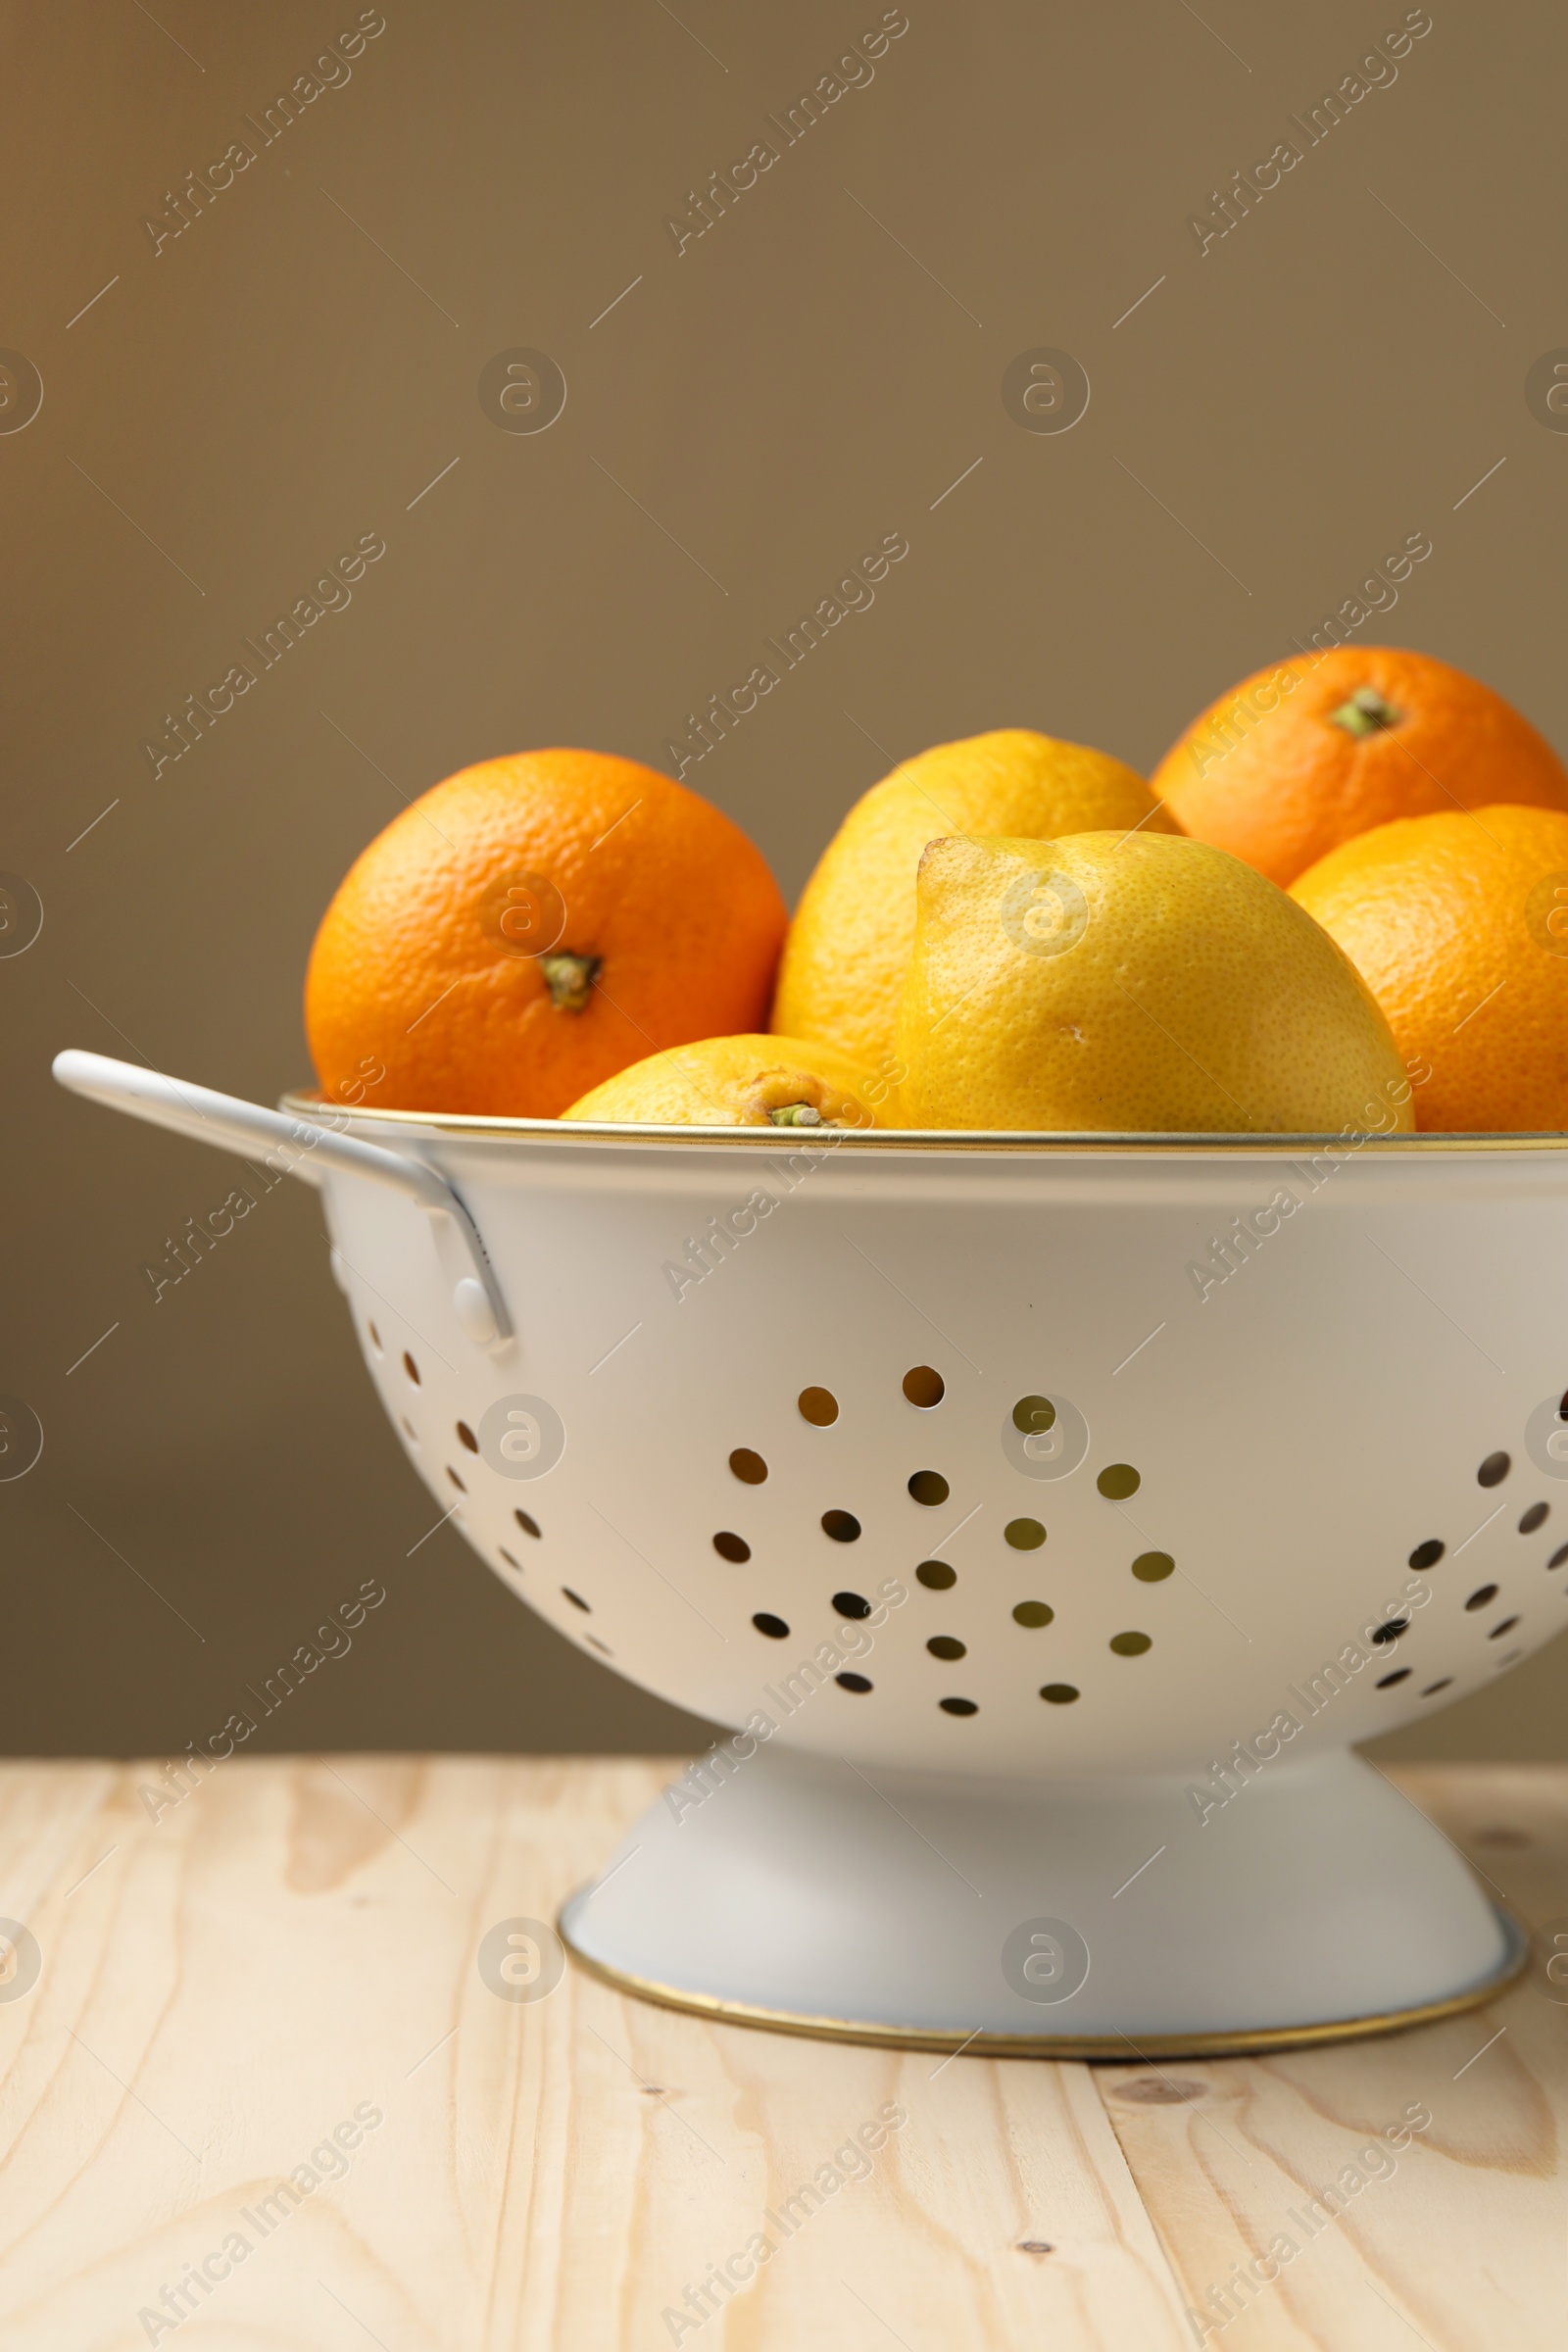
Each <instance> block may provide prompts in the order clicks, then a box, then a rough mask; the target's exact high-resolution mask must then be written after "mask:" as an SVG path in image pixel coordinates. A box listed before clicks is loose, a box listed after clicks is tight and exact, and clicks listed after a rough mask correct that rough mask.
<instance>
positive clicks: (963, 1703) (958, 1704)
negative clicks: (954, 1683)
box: [937, 1698, 980, 1715]
mask: <svg viewBox="0 0 1568 2352" xmlns="http://www.w3.org/2000/svg"><path fill="white" fill-rule="evenodd" d="M937 1705H938V1706H939V1707H940V1708H941V1709H942V1712H943V1714H944V1715H978V1714H979V1712H980V1710H979V1708H978V1707H977V1706H976V1705H975V1702H974V1700H973V1699H972V1698H939V1699H938V1700H937Z"/></svg>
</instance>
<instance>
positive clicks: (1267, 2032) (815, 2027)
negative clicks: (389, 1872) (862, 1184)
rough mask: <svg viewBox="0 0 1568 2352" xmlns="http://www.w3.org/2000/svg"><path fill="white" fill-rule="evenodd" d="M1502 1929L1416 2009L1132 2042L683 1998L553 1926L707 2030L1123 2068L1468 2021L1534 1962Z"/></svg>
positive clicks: (648, 1997) (1519, 1932)
mask: <svg viewBox="0 0 1568 2352" xmlns="http://www.w3.org/2000/svg"><path fill="white" fill-rule="evenodd" d="M1492 1908H1493V1910H1494V1912H1495V1914H1496V1917H1497V1921H1498V1924H1499V1926H1500V1927H1501V1929H1502V1932H1503V1936H1504V1939H1505V1943H1506V1949H1505V1951H1504V1953H1503V1957H1502V1960H1501V1962H1500V1963H1499V1965H1498V1966H1497V1968H1496V1969H1495V1971H1494V1972H1493V1974H1492V1975H1491V1976H1489V1977H1486V1978H1484V1979H1483V1980H1482V1982H1481V1983H1480V1984H1479V1985H1470V1986H1468V1987H1467V1988H1466V1989H1465V1990H1464V1991H1462V1992H1454V1993H1449V1994H1448V1995H1447V1996H1446V1998H1445V1999H1443V2000H1441V2001H1423V2002H1421V2003H1419V2004H1418V2005H1417V2006H1416V2007H1414V2008H1411V2009H1389V2010H1385V2011H1382V2012H1380V2013H1379V2014H1378V2015H1376V2016H1373V2017H1338V2018H1329V2019H1327V2020H1325V2021H1322V2022H1320V2023H1316V2024H1312V2025H1301V2026H1252V2027H1241V2028H1238V2029H1237V2030H1236V2031H1235V2032H1233V2033H1223V2034H1159V2033H1150V2034H1142V2035H1140V2036H1139V2038H1138V2039H1137V2040H1136V2041H1135V2040H1134V2038H1133V2036H1132V2035H1131V2034H992V2033H987V2032H984V2031H982V2032H980V2033H978V2034H960V2033H957V2032H955V2031H950V2030H948V2029H945V2028H940V2027H934V2026H882V2025H877V2024H876V2023H874V2022H873V2021H872V2020H869V2019H863V2018H843V2017H809V2016H804V2015H802V2014H801V2013H800V2012H798V2011H796V2010H792V2009H765V2008H761V2007H760V2006H758V2005H757V2004H756V2003H754V2002H751V2001H726V2000H721V1999H720V1998H719V1997H718V1995H717V1994H716V1993H709V1992H685V1991H682V1990H681V1989H680V1987H679V1986H677V1985H662V1984H660V1983H659V1982H658V1981H657V1980H656V1979H655V1978H652V1977H639V1976H637V1975H635V1974H633V1972H632V1971H631V1970H629V1969H621V1968H613V1967H612V1966H611V1965H610V1964H609V1963H608V1962H607V1961H604V1960H596V1959H594V1958H593V1957H592V1955H591V1954H590V1953H587V1952H585V1951H583V1949H582V1948H581V1946H580V1945H579V1944H577V1943H574V1942H573V1940H572V1936H571V1931H570V1929H569V1927H568V1926H567V1924H566V1914H567V1912H568V1910H569V1909H570V1901H569V1900H568V1901H567V1902H566V1903H564V1904H563V1905H562V1908H561V1910H560V1912H559V1913H558V1915H557V1919H556V1930H557V1933H558V1934H559V1936H560V1937H561V1940H562V1942H563V1943H564V1945H565V1947H566V1949H567V1951H568V1952H570V1954H571V1956H572V1958H573V1960H574V1961H575V1962H576V1964H577V1966H578V1967H579V1968H580V1969H582V1970H583V1971H584V1972H585V1974H586V1975H588V1976H590V1977H594V1978H597V1980H598V1982H599V1983H600V1984H601V1985H610V1986H611V1988H612V1989H613V1991H615V1992H628V1993H631V1994H633V1995H635V1997H636V1998H637V1999H638V2000H643V2001H652V2002H654V2003H655V2004H656V2005H657V2006H658V2007H659V2008H661V2009H681V2010H684V2011H686V2012H687V2013H688V2014H689V2015H691V2016H693V2017H702V2018H706V2019H707V2020H708V2022H709V2023H710V2024H711V2025H725V2026H752V2027H755V2028H758V2029H759V2030H760V2031H761V2032H762V2033H765V2034H798V2035H801V2036H803V2037H804V2038H806V2039H808V2040H810V2041H855V2042H863V2043H869V2044H871V2045H873V2046H875V2047H878V2048H882V2049H894V2050H934V2051H952V2052H956V2051H958V2050H961V2051H962V2052H963V2053H964V2055H965V2056H966V2057H973V2058H1072V2059H1078V2060H1087V2061H1093V2062H1095V2063H1097V2064H1103V2063H1106V2062H1117V2063H1119V2064H1121V2065H1123V2066H1128V2065H1136V2064H1138V2063H1139V2062H1141V2061H1145V2062H1147V2061H1148V2060H1149V2059H1152V2058H1246V2057H1250V2056H1256V2055H1259V2054H1261V2053H1264V2052H1267V2051H1270V2050H1299V2049H1306V2048H1309V2047H1311V2046H1312V2045H1313V2044H1315V2043H1318V2042H1329V2041H1364V2040H1366V2039H1367V2038H1368V2037H1369V2036H1370V2035H1372V2034H1407V2033H1410V2032H1413V2030H1414V2029H1415V2028H1416V2027H1417V2026H1435V2025H1439V2024H1441V2023H1442V2021H1443V2020H1444V2019H1445V2018H1449V2017H1461V2016H1463V2015H1464V2013H1465V2011H1466V2010H1468V2009H1482V2008H1484V2007H1485V2006H1486V2004H1487V2003H1488V2001H1492V2000H1495V1998H1496V1997H1497V1995H1498V1993H1499V1992H1503V1991H1506V1989H1507V1987H1508V1986H1509V1985H1512V1984H1514V1983H1515V1981H1516V1980H1517V1979H1518V1978H1519V1977H1520V1976H1522V1975H1523V1973H1524V1970H1525V1967H1526V1965H1527V1963H1528V1961H1529V1958H1530V1938H1529V1936H1527V1935H1526V1934H1525V1932H1524V1929H1523V1928H1522V1927H1521V1926H1520V1924H1519V1922H1518V1921H1517V1920H1516V1919H1514V1917H1513V1916H1512V1914H1511V1913H1510V1912H1508V1911H1506V1910H1504V1908H1503V1907H1502V1905H1501V1904H1500V1903H1494V1904H1493V1906H1492Z"/></svg>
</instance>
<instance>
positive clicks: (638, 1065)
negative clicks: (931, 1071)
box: [561, 1037, 893, 1129]
mask: <svg viewBox="0 0 1568 2352" xmlns="http://www.w3.org/2000/svg"><path fill="white" fill-rule="evenodd" d="M892 1094H893V1089H892V1087H891V1086H890V1085H889V1084H888V1082H887V1080H886V1079H879V1078H874V1077H872V1076H870V1075H869V1073H867V1072H866V1071H864V1070H861V1069H859V1068H858V1066H857V1065H856V1064H855V1063H854V1062H853V1061H852V1060H851V1059H850V1058H849V1056H848V1055H847V1054H840V1053H838V1052H836V1051H835V1049H834V1048H833V1047H832V1046H809V1045H806V1044H805V1043H803V1041H802V1040H801V1039H800V1038H797V1037H710V1038H705V1039H704V1040H703V1041H702V1043H701V1044H700V1045H695V1046H671V1047H669V1048H668V1049H667V1050H666V1051H665V1052H664V1053H662V1054H650V1055H649V1056H648V1059H647V1060H646V1061H634V1062H633V1063H632V1065H631V1067H630V1069H627V1070H618V1071H617V1072H616V1074H615V1076H614V1077H613V1078H607V1079H606V1080H605V1082H604V1084H603V1086H596V1087H594V1088H593V1089H592V1091H591V1092H590V1093H588V1094H586V1095H584V1096H583V1098H582V1100H581V1102H579V1103H573V1104H572V1105H571V1108H570V1109H569V1110H564V1111H563V1112H562V1114H561V1115H562V1117H563V1118H564V1119H598V1120H608V1121H615V1122H620V1121H625V1122H626V1123H628V1124H631V1125H635V1126H640V1127H800V1128H813V1127H814V1128H818V1129H820V1128H824V1127H889V1126H891V1125H892V1124H893V1119H892V1117H891V1115H888V1116H884V1117H881V1118H879V1117H878V1116H877V1108H878V1107H879V1106H885V1105H887V1104H888V1103H889V1102H890V1100H891V1097H892Z"/></svg>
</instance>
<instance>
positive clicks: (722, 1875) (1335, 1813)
mask: <svg viewBox="0 0 1568 2352" xmlns="http://www.w3.org/2000/svg"><path fill="white" fill-rule="evenodd" d="M700 1769H701V1768H700ZM725 1772H726V1777H724V1778H722V1779H721V1778H720V1777H719V1775H718V1769H717V1767H716V1765H714V1763H713V1762H712V1760H711V1759H710V1761H709V1764H708V1767H707V1769H706V1772H704V1774H703V1780H702V1781H700V1780H699V1779H698V1778H696V1777H695V1776H692V1777H688V1778H687V1779H686V1780H683V1781H681V1782H677V1783H676V1784H674V1785H673V1787H672V1788H671V1789H666V1790H665V1792H664V1794H663V1796H662V1797H661V1798H660V1800H659V1802H658V1803H657V1804H655V1805H654V1806H653V1807H652V1808H651V1809H650V1810H649V1811H648V1812H647V1813H646V1814H645V1815H644V1816H643V1818H642V1820H641V1821H639V1822H638V1823H637V1824H636V1826H635V1827H634V1828H633V1829H632V1831H631V1833H630V1834H629V1836H628V1837H627V1838H626V1839H625V1840H624V1842H623V1844H622V1845H621V1847H620V1849H619V1851H618V1853H617V1854H616V1855H615V1856H614V1857H613V1859H612V1861H611V1863H610V1865H609V1866H608V1868H607V1869H606V1871H605V1872H604V1873H603V1874H602V1876H601V1878H600V1879H599V1880H598V1881H596V1882H594V1883H593V1884H592V1885H590V1886H589V1887H585V1888H583V1889H582V1890H581V1891H580V1892H579V1893H577V1894H576V1895H574V1896H573V1897H572V1898H571V1900H570V1901H569V1902H568V1903H567V1904H566V1906H565V1908H564V1912H563V1914H562V1922H561V1925H562V1934H563V1936H564V1939H565V1941H566V1943H567V1945H568V1946H569V1948H570V1949H571V1950H572V1952H573V1953H574V1954H575V1955H576V1957H577V1958H578V1960H579V1961H581V1962H582V1963H583V1964H584V1965H585V1966H586V1967H588V1968H589V1969H590V1970H591V1971H593V1972H594V1973H595V1974H597V1975H599V1976H602V1977H605V1978H607V1979H609V1980H610V1981H612V1982H613V1983H614V1984H616V1985H620V1986H622V1987H623V1988H625V1989H629V1990H632V1991H635V1992H638V1993H641V1994H643V1995H645V1996H646V1997H648V1998H650V1999H654V2000H658V2001H662V2002H664V2003H666V2004H668V2005H671V2006H674V2007H677V2008H684V2009H693V2010H698V2011H701V2012H704V2013H706V2014H708V2015H711V2016H719V2017H723V2018H727V2019H732V2020H734V2021H736V2022H740V2023H749V2024H753V2025H758V2026H763V2027H771V2028H773V2029H775V2030H777V2031H782V2032H790V2033H802V2034H821V2035H827V2036H839V2037H843V2038H847V2039H852V2040H859V2041H881V2042H892V2043H899V2044H905V2045H919V2046H927V2047H931V2048H956V2047H958V2046H959V2045H960V2044H962V2045H967V2046H970V2047H972V2048H974V2049H976V2050H981V2049H993V2050H997V2049H1000V2050H1005V2051H1007V2052H1009V2053H1012V2054H1038V2055H1042V2056H1052V2055H1066V2056H1075V2057H1083V2058H1122V2059H1125V2058H1128V2057H1131V2056H1144V2057H1153V2056H1157V2055H1180V2054H1182V2053H1183V2052H1187V2053H1199V2052H1203V2051H1207V2052H1214V2051H1219V2050H1244V2049H1258V2048H1268V2047H1278V2046H1282V2045H1286V2044H1290V2043H1293V2042H1304V2041H1313V2040H1320V2039H1336V2038H1342V2037H1348V2036H1352V2035H1356V2034H1369V2033H1379V2032H1386V2031H1389V2030H1391V2029H1393V2028H1395V2027H1398V2026H1405V2025H1414V2024H1418V2023H1422V2022H1425V2021H1426V2020H1428V2019H1431V2018H1435V2017H1441V2016H1446V2015H1449V2014H1451V2013H1453V2012H1454V2011H1456V2010H1459V2009H1463V2008H1468V2007H1471V2006H1474V2005H1476V2004H1477V2003H1479V2002H1481V2001H1483V2000H1485V1999H1487V1998H1488V1997H1489V1996H1490V1994H1491V1993H1493V1992H1494V1991H1495V1990H1496V1989H1497V1987H1498V1986H1499V1985H1501V1984H1503V1983H1505V1982H1507V1980H1508V1979H1509V1978H1510V1977H1511V1976H1512V1975H1513V1973H1514V1972H1515V1970H1516V1968H1517V1967H1518V1965H1519V1964H1520V1961H1521V1958H1522V1939H1521V1938H1520V1937H1519V1936H1518V1934H1517V1932H1516V1931H1515V1930H1514V1929H1513V1928H1512V1927H1511V1925H1510V1923H1509V1922H1508V1921H1507V1920H1505V1919H1504V1918H1502V1917H1501V1916H1500V1915H1499V1914H1498V1913H1497V1912H1496V1911H1495V1910H1494V1908H1493V1907H1492V1905H1491V1904H1490V1903H1489V1902H1488V1901H1487V1900H1486V1898H1485V1896H1484V1895H1483V1892H1482V1890H1481V1888H1480V1887H1479V1886H1478V1885H1477V1883H1476V1881H1475V1879H1474V1878H1473V1877H1472V1876H1471V1874H1470V1872H1469V1870H1468V1869H1467V1868H1466V1866H1465V1864H1464V1863H1463V1862H1462V1860H1461V1859H1460V1857H1459V1856H1458V1854H1457V1853H1456V1852H1455V1850H1454V1849H1453V1847H1452V1846H1450V1845H1449V1843H1448V1841H1447V1840H1446V1838H1444V1837H1443V1836H1442V1834H1441V1833H1440V1832H1439V1831H1438V1830H1436V1829H1434V1828H1433V1826H1432V1825H1431V1823H1429V1822H1428V1821H1427V1820H1426V1819H1425V1817H1424V1816H1423V1815H1422V1814H1421V1813H1419V1812H1418V1811H1417V1810H1416V1809H1415V1807H1414V1806H1413V1805H1412V1804H1411V1803H1410V1802H1409V1801H1408V1799H1407V1798H1405V1797H1404V1796H1402V1795H1401V1794H1400V1793H1399V1792H1398V1791H1397V1789H1394V1788H1393V1787H1391V1785H1390V1784H1389V1783H1388V1782H1387V1781H1385V1780H1384V1779H1383V1777H1382V1776H1381V1774H1379V1773H1377V1772H1375V1771H1374V1770H1373V1769H1372V1767H1371V1766H1370V1765H1368V1764H1365V1763H1363V1762H1362V1761H1361V1759H1360V1758H1359V1757H1358V1756H1355V1755H1352V1754H1351V1753H1350V1752H1349V1751H1348V1750H1341V1751H1331V1752H1329V1753H1327V1754H1324V1755H1320V1756H1317V1757H1312V1758H1308V1759H1306V1760H1304V1761H1302V1762H1300V1763H1289V1764H1288V1763H1286V1762H1284V1761H1283V1760H1282V1761H1280V1762H1279V1763H1278V1764H1277V1765H1276V1766H1274V1767H1273V1768H1272V1769H1271V1770H1270V1771H1267V1772H1264V1773H1262V1774H1260V1775H1259V1776H1258V1777H1257V1778H1256V1779H1255V1780H1253V1781H1252V1782H1250V1783H1249V1784H1248V1785H1247V1786H1246V1787H1245V1788H1243V1789H1240V1790H1239V1791H1238V1792H1237V1794H1236V1795H1235V1796H1234V1797H1233V1798H1232V1800H1231V1801H1230V1802H1229V1803H1228V1804H1226V1805H1225V1806H1223V1807H1222V1808H1218V1809H1214V1808H1212V1807H1211V1808H1210V1809H1209V1811H1208V1813H1207V1815H1206V1817H1205V1816H1202V1815H1201V1811H1200V1806H1199V1804H1198V1803H1197V1802H1195V1801H1194V1798H1193V1795H1192V1793H1191V1790H1190V1788H1189V1785H1188V1783H1187V1781H1186V1780H1185V1779H1184V1778H1183V1777H1182V1776H1180V1775H1174V1774H1173V1775H1162V1776H1159V1777H1151V1778H1140V1779H1131V1778H1129V1779H1121V1780H1093V1781H1090V1780H1080V1781H1055V1782H1043V1781H1022V1780H1005V1781H1004V1780H988V1779H981V1778H967V1777H957V1776H939V1775H932V1774H920V1773H908V1772H892V1771H887V1770H884V1769H882V1768H881V1767H878V1766H871V1767H869V1768H867V1769H865V1770H861V1769H859V1768H858V1767H856V1766H853V1765H850V1764H848V1763H837V1762H832V1761H827V1760H824V1759H821V1758H816V1757H805V1756H800V1755H794V1754H790V1753H787V1752H785V1751H782V1750H779V1749H777V1748H759V1749H758V1750H757V1752H756V1753H755V1755H754V1756H752V1757H751V1758H750V1759H749V1760H748V1761H747V1762H746V1763H744V1764H741V1765H734V1764H733V1763H731V1762H730V1761H729V1760H728V1759H726V1760H725ZM1202 1778H1203V1779H1204V1780H1205V1781H1206V1779H1207V1776H1206V1775H1204V1776H1202ZM704 1782H706V1785H707V1792H706V1793H704V1792H703V1784H704ZM1210 1794H1212V1791H1211V1790H1210Z"/></svg>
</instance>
